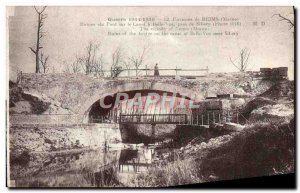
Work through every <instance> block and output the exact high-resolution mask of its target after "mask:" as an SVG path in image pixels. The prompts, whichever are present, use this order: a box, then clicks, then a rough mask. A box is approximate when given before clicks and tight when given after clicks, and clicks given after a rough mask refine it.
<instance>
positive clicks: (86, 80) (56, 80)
mask: <svg viewBox="0 0 300 193" xmlns="http://www.w3.org/2000/svg"><path fill="white" fill-rule="evenodd" d="M272 85H273V84H272V82H270V81H265V80H252V78H251V77H250V76H248V75H245V74H240V73H223V74H209V75H208V76H207V77H201V78H197V79H193V80H189V79H159V78H156V79H153V78H149V77H148V78H147V77H138V78H132V79H129V80H108V79H99V78H93V77H89V76H86V75H83V74H23V75H22V79H21V82H20V84H19V86H20V87H21V88H22V89H23V90H25V91H26V92H27V93H30V92H32V93H35V94H36V95H46V96H47V97H48V98H50V99H52V100H53V101H57V104H60V105H61V107H62V108H65V109H70V110H71V111H72V112H74V113H75V114H83V113H84V112H85V111H87V110H88V108H89V104H92V103H93V102H95V101H96V100H97V99H99V98H101V96H102V95H103V94H105V93H106V92H108V91H111V92H121V91H124V90H130V89H131V90H134V89H157V90H162V91H165V90H169V91H171V92H173V91H176V92H178V93H180V92H187V91H188V92H190V93H194V94H195V95H198V97H199V98H200V99H204V98H205V97H206V96H214V95H217V94H250V95H258V94H261V93H263V92H265V91H266V90H268V89H269V88H270V87H271V86H272Z"/></svg>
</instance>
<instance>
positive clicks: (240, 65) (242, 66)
mask: <svg viewBox="0 0 300 193" xmlns="http://www.w3.org/2000/svg"><path fill="white" fill-rule="evenodd" d="M249 57H250V50H248V49H247V48H243V49H242V50H241V51H240V53H239V56H238V57H237V58H236V59H235V60H232V59H231V58H230V62H231V63H232V64H233V65H234V66H235V67H236V68H237V69H238V70H239V71H240V72H245V71H246V70H247V68H248V67H249Z"/></svg>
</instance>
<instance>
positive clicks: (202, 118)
mask: <svg viewBox="0 0 300 193" xmlns="http://www.w3.org/2000/svg"><path fill="white" fill-rule="evenodd" d="M201 123H202V124H201V125H203V115H201Z"/></svg>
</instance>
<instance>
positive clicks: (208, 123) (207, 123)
mask: <svg viewBox="0 0 300 193" xmlns="http://www.w3.org/2000/svg"><path fill="white" fill-rule="evenodd" d="M207 125H209V113H207Z"/></svg>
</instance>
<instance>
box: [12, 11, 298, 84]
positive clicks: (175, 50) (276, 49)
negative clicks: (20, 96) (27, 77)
mask: <svg viewBox="0 0 300 193" xmlns="http://www.w3.org/2000/svg"><path fill="white" fill-rule="evenodd" d="M45 12H46V13H47V15H48V18H47V19H46V21H45V26H44V29H45V31H46V32H47V36H46V37H45V38H44V39H43V40H42V46H43V47H44V48H43V52H44V53H46V54H47V55H49V56H50V58H49V64H50V65H51V66H53V67H54V68H55V70H56V72H59V71H62V70H63V69H64V65H65V63H71V62H72V61H74V58H75V56H76V54H77V55H81V54H82V53H83V52H84V49H85V47H86V45H87V44H88V42H89V41H93V42H98V43H100V44H101V53H103V55H104V58H105V61H106V62H107V64H109V63H110V61H111V53H112V52H113V50H114V49H116V47H118V46H120V47H122V49H123V50H124V52H125V54H126V56H131V55H137V54H138V53H139V52H141V50H142V49H143V46H144V45H149V48H150V50H149V52H148V53H147V57H146V62H145V64H147V65H148V66H153V65H154V64H155V63H158V64H159V67H160V68H174V67H175V66H178V68H189V69H194V68H204V67H206V66H208V67H209V70H210V72H233V71H237V69H236V68H235V67H234V66H233V65H232V64H231V62H230V58H233V59H235V58H236V57H237V56H238V54H239V52H240V50H241V49H242V48H245V47H246V48H248V49H249V50H250V51H251V55H250V59H249V60H250V65H251V66H252V70H259V68H260V67H279V66H287V67H289V76H290V78H291V79H293V71H294V69H293V60H294V52H293V49H294V40H293V33H292V32H293V29H292V30H289V25H288V24H287V23H286V22H284V21H279V19H278V17H272V15H273V14H276V13H280V14H281V15H283V16H286V17H288V18H290V19H292V20H293V9H292V7H256V8H255V7H47V9H46V11H45ZM7 15H8V16H13V17H10V18H11V19H10V21H9V22H8V23H9V28H10V30H9V32H10V33H9V47H10V49H9V51H10V52H9V65H10V70H11V76H14V75H13V74H14V72H15V71H16V70H22V71H23V72H34V71H35V58H34V55H33V53H32V52H31V51H30V50H29V48H28V47H30V46H33V47H34V45H35V42H36V26H37V22H36V20H37V16H36V13H35V11H34V9H33V7H8V8H7ZM149 16H150V17H155V18H161V19H162V18H164V17H166V16H168V17H177V18H194V17H199V18H201V17H237V18H239V20H240V21H241V22H242V27H234V28H233V27H227V28H226V27H223V28H219V29H220V30H221V31H227V30H228V31H237V32H238V34H239V35H238V36H222V37H216V36H210V37H209V36H206V37H205V36H186V37H184V36H179V37H175V36H148V37H143V36H122V37H112V36H108V35H107V31H109V30H111V29H108V28H105V27H82V26H80V22H84V23H99V22H100V21H106V20H107V18H108V17H112V18H121V17H123V18H128V17H149ZM254 21H258V24H259V25H258V26H253V22H254ZM262 21H263V22H265V26H260V22H262ZM115 29H116V28H115ZM107 66H108V65H107ZM51 71H52V69H51V70H50V72H51Z"/></svg>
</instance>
